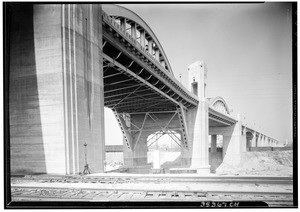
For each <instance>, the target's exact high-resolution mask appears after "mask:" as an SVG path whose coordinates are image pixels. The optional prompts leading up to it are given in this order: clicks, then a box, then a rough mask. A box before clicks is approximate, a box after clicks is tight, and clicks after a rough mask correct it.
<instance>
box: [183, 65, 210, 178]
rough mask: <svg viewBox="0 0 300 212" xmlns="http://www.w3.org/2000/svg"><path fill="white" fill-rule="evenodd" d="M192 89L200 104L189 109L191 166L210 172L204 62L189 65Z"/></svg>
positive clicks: (200, 171)
mask: <svg viewBox="0 0 300 212" xmlns="http://www.w3.org/2000/svg"><path fill="white" fill-rule="evenodd" d="M188 71H189V83H190V86H191V91H192V92H193V93H194V94H195V95H198V98H199V105H198V106H197V107H195V108H193V109H189V110H188V111H187V122H188V123H187V125H188V129H189V135H188V136H189V140H190V141H191V142H192V151H191V168H192V169H196V170H197V172H198V173H203V174H206V173H210V166H209V150H208V102H207V100H206V98H205V92H204V89H205V85H206V72H207V70H206V69H205V65H204V64H203V63H202V62H195V63H193V64H191V65H190V66H189V67H188Z"/></svg>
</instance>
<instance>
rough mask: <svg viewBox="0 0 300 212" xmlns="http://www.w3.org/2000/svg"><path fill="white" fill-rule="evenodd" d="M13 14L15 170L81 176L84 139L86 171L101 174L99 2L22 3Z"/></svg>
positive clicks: (101, 120) (13, 161) (13, 151)
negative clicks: (87, 168)
mask: <svg viewBox="0 0 300 212" xmlns="http://www.w3.org/2000/svg"><path fill="white" fill-rule="evenodd" d="M12 13H13V14H12V16H11V17H12V21H11V40H10V42H11V45H10V46H11V54H10V62H11V65H10V94H9V95H10V124H11V131H10V136H11V170H12V172H15V173H49V174H50V173H51V174H76V173H79V172H81V171H83V169H84V165H85V154H84V152H85V147H84V143H87V147H86V148H87V163H88V164H89V168H90V169H91V171H92V172H93V173H95V172H103V171H104V164H103V161H104V157H105V149H104V144H105V141H104V99H103V97H104V95H103V74H102V58H103V57H102V51H101V48H102V27H101V26H102V24H101V22H100V23H99V21H101V16H102V14H101V13H102V8H101V5H92V4H80V5H75V4H72V5H71V4H67V5H64V4H61V5H52V4H44V5H43V4H42V5H27V6H24V5H21V6H17V7H15V8H14V9H13V10H12ZM79 111H80V112H79ZM21 138H22V139H21ZM20 152H22V153H21V154H20Z"/></svg>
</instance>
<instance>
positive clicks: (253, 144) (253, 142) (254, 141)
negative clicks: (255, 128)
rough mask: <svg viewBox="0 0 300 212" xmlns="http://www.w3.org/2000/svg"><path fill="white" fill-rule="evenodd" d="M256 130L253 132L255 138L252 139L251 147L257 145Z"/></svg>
mask: <svg viewBox="0 0 300 212" xmlns="http://www.w3.org/2000/svg"><path fill="white" fill-rule="evenodd" d="M256 140H257V139H256V132H254V133H253V138H252V141H251V147H256Z"/></svg>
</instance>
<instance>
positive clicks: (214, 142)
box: [210, 135, 217, 153]
mask: <svg viewBox="0 0 300 212" xmlns="http://www.w3.org/2000/svg"><path fill="white" fill-rule="evenodd" d="M210 152H211V153H215V152H217V135H211V143H210Z"/></svg>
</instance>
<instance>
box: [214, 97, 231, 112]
mask: <svg viewBox="0 0 300 212" xmlns="http://www.w3.org/2000/svg"><path fill="white" fill-rule="evenodd" d="M210 106H211V107H213V108H214V109H215V110H217V111H220V112H222V113H224V114H227V115H230V110H229V107H228V105H227V104H226V102H225V100H224V99H223V98H222V97H216V98H214V99H212V100H211V101H210Z"/></svg>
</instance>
